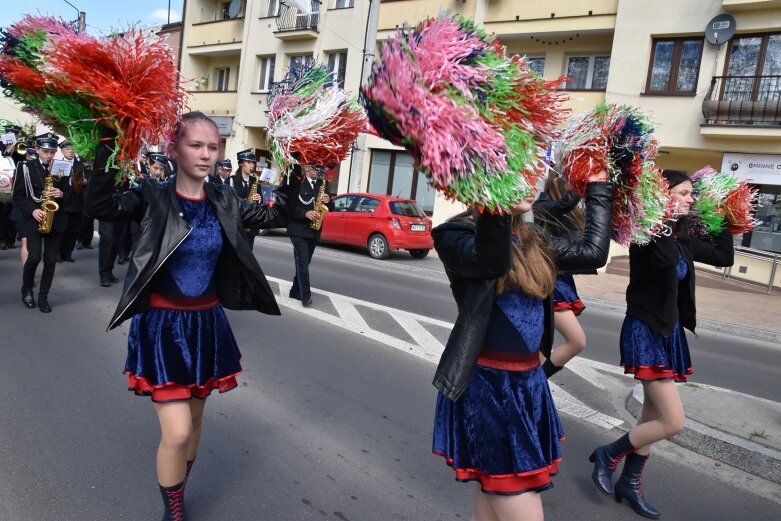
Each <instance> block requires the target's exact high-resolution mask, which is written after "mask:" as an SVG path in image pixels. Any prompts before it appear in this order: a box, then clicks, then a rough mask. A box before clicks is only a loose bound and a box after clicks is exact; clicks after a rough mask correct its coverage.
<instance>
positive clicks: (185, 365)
mask: <svg viewBox="0 0 781 521" xmlns="http://www.w3.org/2000/svg"><path fill="white" fill-rule="evenodd" d="M104 133H105V134H111V132H110V131H104ZM105 137H110V136H108V135H106V136H105ZM219 146H220V138H219V132H218V130H217V126H216V125H215V123H214V122H213V121H212V120H210V119H209V118H208V117H207V116H205V115H204V114H203V113H200V112H190V113H188V114H185V115H184V116H182V119H181V121H180V123H179V125H178V127H177V129H176V132H175V137H174V142H173V148H174V151H175V154H176V157H177V159H178V164H179V174H178V175H177V176H176V177H175V178H174V181H172V182H170V183H141V184H140V185H138V186H136V187H133V188H131V189H129V190H128V191H126V192H124V193H123V194H121V195H120V196H119V197H114V195H113V187H114V172H113V171H111V172H104V170H106V164H107V159H108V157H109V155H110V154H111V152H112V151H111V147H110V146H109V145H101V146H100V148H99V150H98V154H97V158H96V166H95V173H94V175H93V177H92V179H91V181H90V184H89V185H88V187H87V211H88V212H90V213H91V214H92V215H94V216H95V217H96V218H98V219H101V220H104V221H120V220H129V219H132V220H134V221H136V222H139V223H140V225H141V227H142V231H141V235H140V239H139V242H138V244H137V246H136V248H135V250H134V253H133V257H132V258H131V260H130V268H129V270H128V274H127V278H126V281H125V288H124V292H123V294H122V297H121V299H120V301H119V305H118V307H117V311H116V312H115V314H114V316H113V318H112V319H111V322H110V324H109V329H113V328H115V327H117V326H118V325H119V324H121V323H122V322H124V321H125V320H128V319H132V322H131V324H130V332H129V334H128V357H127V362H126V365H125V372H126V374H127V375H128V378H129V388H130V390H132V391H134V392H135V393H136V394H139V395H147V396H150V397H151V399H152V401H153V402H154V403H153V405H154V408H155V412H156V413H157V417H158V419H159V421H160V427H161V439H160V444H159V446H158V450H157V479H158V483H159V487H160V492H161V495H162V497H163V502H164V506H165V512H166V513H165V517H164V519H166V520H170V519H177V520H179V519H183V518H184V497H183V496H184V488H185V483H186V480H187V477H188V475H189V471H190V469H191V466H192V463H193V462H194V460H195V456H196V451H197V449H198V442H199V440H200V435H201V420H202V417H203V411H204V407H205V404H206V398H207V397H208V396H209V395H210V394H211V392H212V391H213V390H219V391H220V392H225V391H229V390H231V389H234V388H235V387H236V386H237V383H236V375H237V374H238V373H239V372H240V371H241V365H240V363H239V360H240V357H241V354H240V352H239V348H238V346H237V345H236V340H235V339H234V336H233V333H232V331H231V328H230V325H229V324H228V320H227V318H226V316H225V312H224V310H223V306H224V307H226V308H229V309H253V310H257V311H260V312H262V313H266V314H269V315H278V314H279V307H278V306H277V303H276V301H275V299H274V294H273V292H272V291H271V288H270V287H269V284H268V282H267V281H266V278H265V276H264V275H263V272H262V270H261V268H260V266H259V265H258V262H257V260H256V259H255V256H254V255H253V254H252V250H251V249H250V248H249V245H248V243H247V242H246V241H244V240H243V238H242V230H243V229H244V227H246V226H255V227H257V226H275V227H276V226H284V225H285V224H286V216H285V205H284V204H278V205H273V206H267V205H259V204H252V203H251V202H249V201H247V200H246V199H245V198H241V197H238V196H237V195H236V192H235V191H234V190H231V189H230V188H229V187H227V186H217V185H216V184H212V183H205V182H204V179H205V178H206V176H207V175H209V172H212V171H213V168H214V163H215V162H216V160H217V153H218V151H219ZM280 195H282V196H284V194H280ZM217 210H219V213H218V211H217ZM174 516H176V517H174Z"/></svg>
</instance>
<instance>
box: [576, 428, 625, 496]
mask: <svg viewBox="0 0 781 521" xmlns="http://www.w3.org/2000/svg"><path fill="white" fill-rule="evenodd" d="M633 450H635V448H634V447H632V444H631V443H630V442H629V434H624V435H623V436H621V437H620V438H618V439H617V440H616V441H614V442H613V443H611V444H609V445H602V446H601V447H597V448H596V449H594V452H592V453H591V456H589V457H588V460H589V461H590V462H591V463H593V464H594V472H592V473H591V479H593V480H594V483H595V484H596V485H597V488H598V489H599V490H600V492H602V493H603V494H605V495H606V496H609V495H611V494H612V493H613V472H614V471H615V470H616V467H618V464H619V463H620V462H621V460H622V459H624V456H626V455H627V454H629V453H630V452H632V451H633Z"/></svg>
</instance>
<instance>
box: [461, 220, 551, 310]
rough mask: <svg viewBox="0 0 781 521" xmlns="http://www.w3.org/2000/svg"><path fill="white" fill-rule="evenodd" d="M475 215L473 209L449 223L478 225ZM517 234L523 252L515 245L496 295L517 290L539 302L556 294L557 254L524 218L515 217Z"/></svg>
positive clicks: (514, 224) (514, 225)
mask: <svg viewBox="0 0 781 521" xmlns="http://www.w3.org/2000/svg"><path fill="white" fill-rule="evenodd" d="M475 217H476V215H475V212H474V210H472V209H471V208H469V209H467V210H465V211H463V212H461V213H460V214H458V215H454V216H453V217H451V218H450V219H448V221H449V222H472V223H473V222H474V220H475ZM512 227H513V232H515V234H516V235H517V236H518V238H519V239H520V241H521V245H522V246H523V247H522V248H519V247H518V245H516V244H515V242H513V248H512V255H513V262H512V266H511V267H510V271H508V272H507V273H506V274H505V275H504V276H503V277H501V278H500V279H499V282H498V283H497V285H496V292H497V293H499V294H501V293H505V292H507V291H511V290H513V289H520V290H521V291H522V292H523V293H525V294H527V295H529V296H532V297H539V298H546V297H548V296H549V295H550V294H551V293H553V285H554V283H555V281H556V264H555V262H554V260H553V252H551V250H550V248H549V247H548V245H547V244H545V241H544V239H543V238H542V236H541V235H540V234H539V233H537V232H536V231H535V230H533V229H532V228H530V227H529V226H527V225H526V223H525V222H524V221H523V215H516V216H513V222H512Z"/></svg>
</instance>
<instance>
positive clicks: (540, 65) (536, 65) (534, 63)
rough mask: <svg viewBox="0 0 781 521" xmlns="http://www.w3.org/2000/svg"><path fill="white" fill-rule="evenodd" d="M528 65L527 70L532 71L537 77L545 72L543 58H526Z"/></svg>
mask: <svg viewBox="0 0 781 521" xmlns="http://www.w3.org/2000/svg"><path fill="white" fill-rule="evenodd" d="M526 61H527V62H528V63H529V68H530V69H531V70H533V71H534V72H535V73H536V74H537V76H542V73H543V72H544V71H545V58H526Z"/></svg>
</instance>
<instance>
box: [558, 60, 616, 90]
mask: <svg viewBox="0 0 781 521" xmlns="http://www.w3.org/2000/svg"><path fill="white" fill-rule="evenodd" d="M609 70H610V56H570V57H569V58H568V59H567V87H566V90H605V89H606V88H607V75H608V72H609Z"/></svg>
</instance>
